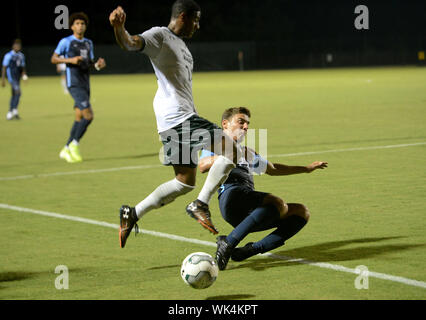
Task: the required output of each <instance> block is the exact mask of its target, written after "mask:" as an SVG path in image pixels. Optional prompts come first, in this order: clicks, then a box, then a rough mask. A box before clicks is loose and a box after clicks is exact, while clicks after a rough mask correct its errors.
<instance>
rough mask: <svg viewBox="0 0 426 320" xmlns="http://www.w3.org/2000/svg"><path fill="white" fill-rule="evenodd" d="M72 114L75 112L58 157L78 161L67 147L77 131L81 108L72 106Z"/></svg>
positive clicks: (72, 161) (68, 160)
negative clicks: (67, 135) (66, 138)
mask: <svg viewBox="0 0 426 320" xmlns="http://www.w3.org/2000/svg"><path fill="white" fill-rule="evenodd" d="M74 114H75V118H74V123H73V125H72V126H71V131H70V134H69V137H68V140H67V143H66V144H65V146H64V147H63V148H62V150H61V152H60V153H59V158H61V159H64V160H65V161H67V162H69V163H75V162H78V160H76V159H75V158H74V157H73V155H72V153H71V150H70V148H69V145H70V143H71V142H72V141H73V140H74V137H75V134H76V132H77V128H78V126H79V123H80V121H81V119H82V117H83V116H82V113H81V110H80V109H79V108H78V107H77V106H74Z"/></svg>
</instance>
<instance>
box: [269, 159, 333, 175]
mask: <svg viewBox="0 0 426 320" xmlns="http://www.w3.org/2000/svg"><path fill="white" fill-rule="evenodd" d="M327 165H328V163H327V162H323V161H315V162H312V163H311V164H310V165H307V166H287V165H285V164H281V163H272V162H269V161H268V165H267V167H266V172H265V173H266V174H268V175H270V176H286V175H291V174H298V173H311V172H312V171H315V170H317V169H325V168H327Z"/></svg>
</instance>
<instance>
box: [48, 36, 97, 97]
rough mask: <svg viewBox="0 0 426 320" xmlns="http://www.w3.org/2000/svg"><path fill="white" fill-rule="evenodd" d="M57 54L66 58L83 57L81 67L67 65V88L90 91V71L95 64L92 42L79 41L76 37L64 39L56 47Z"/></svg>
mask: <svg viewBox="0 0 426 320" xmlns="http://www.w3.org/2000/svg"><path fill="white" fill-rule="evenodd" d="M55 53H56V54H58V55H60V56H64V57H65V58H73V57H78V56H81V57H83V61H82V62H81V63H80V64H79V65H74V64H67V68H66V71H65V74H66V79H67V86H68V88H69V87H82V88H86V89H87V90H89V88H90V82H89V71H90V70H89V69H90V66H91V65H93V64H94V59H95V55H94V50H93V42H92V40H89V39H86V38H83V40H79V39H77V38H76V37H74V35H71V36H69V37H66V38H63V39H62V40H61V41H60V42H59V44H58V46H57V47H56V50H55Z"/></svg>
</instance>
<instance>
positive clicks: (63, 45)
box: [55, 38, 69, 56]
mask: <svg viewBox="0 0 426 320" xmlns="http://www.w3.org/2000/svg"><path fill="white" fill-rule="evenodd" d="M68 42H69V41H68V40H67V39H66V38H64V39H62V40H61V41H59V44H58V46H57V47H56V49H55V53H56V54H58V55H60V56H65V55H66V53H67V50H68Z"/></svg>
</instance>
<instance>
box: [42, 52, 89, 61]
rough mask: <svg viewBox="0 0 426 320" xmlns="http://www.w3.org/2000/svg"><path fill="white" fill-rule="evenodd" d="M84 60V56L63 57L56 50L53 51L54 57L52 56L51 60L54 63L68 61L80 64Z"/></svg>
mask: <svg viewBox="0 0 426 320" xmlns="http://www.w3.org/2000/svg"><path fill="white" fill-rule="evenodd" d="M82 61H83V57H82V56H77V57H72V58H61V57H60V56H59V54H57V53H56V52H54V53H53V55H52V57H51V58H50V62H52V63H53V64H61V63H68V64H80V63H81V62H82Z"/></svg>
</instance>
